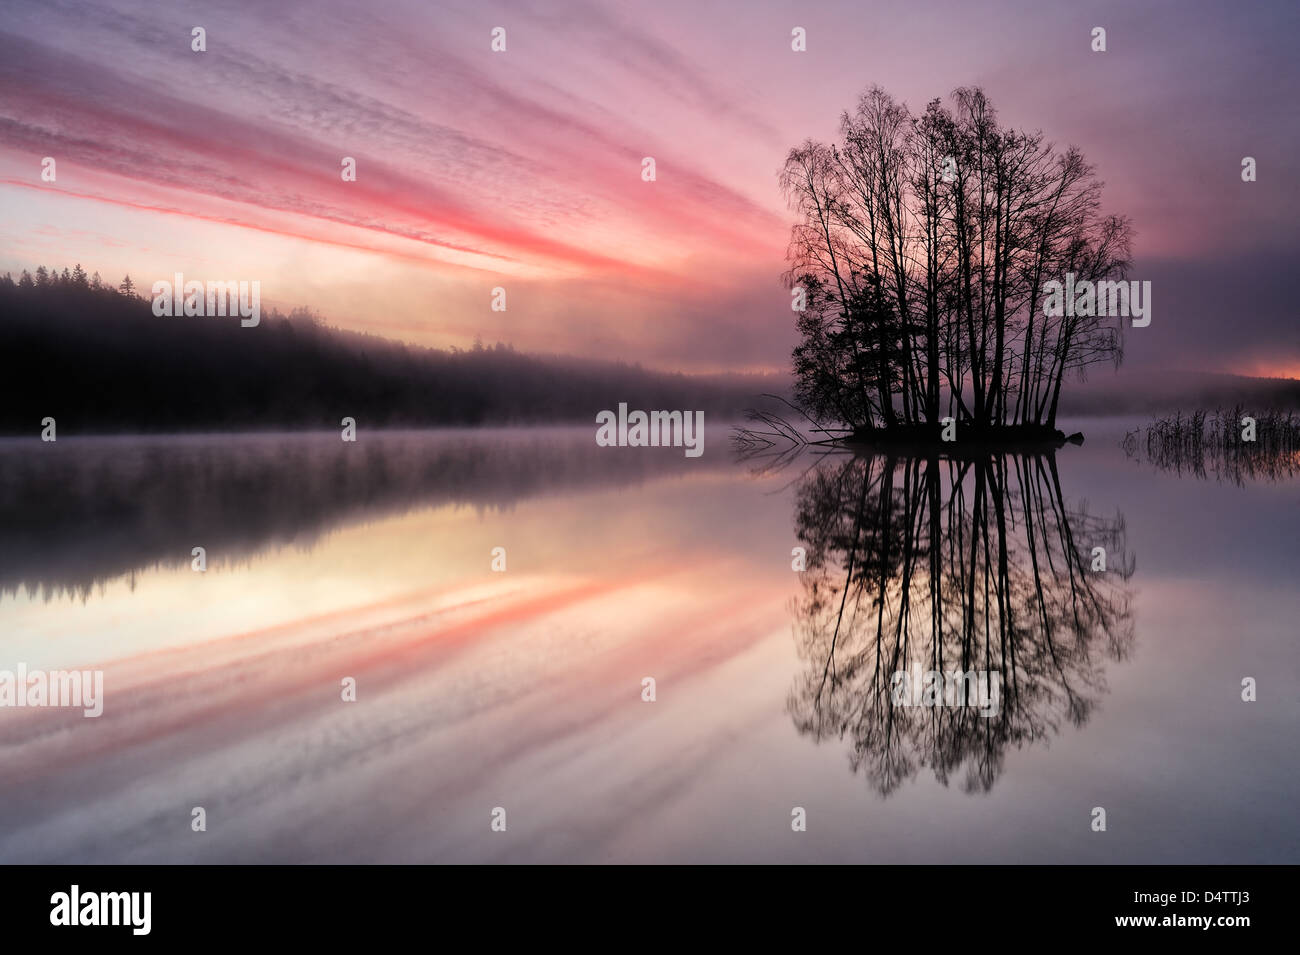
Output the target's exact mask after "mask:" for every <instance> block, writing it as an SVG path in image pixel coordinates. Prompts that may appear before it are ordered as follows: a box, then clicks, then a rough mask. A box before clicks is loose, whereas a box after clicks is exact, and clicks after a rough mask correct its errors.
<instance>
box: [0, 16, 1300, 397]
mask: <svg viewBox="0 0 1300 955" xmlns="http://www.w3.org/2000/svg"><path fill="white" fill-rule="evenodd" d="M194 26H202V27H204V28H205V29H206V31H207V52H205V53H201V54H200V53H194V52H192V51H191V49H190V31H191V28H192V27H194ZM497 26H501V27H504V28H505V29H506V37H507V49H506V52H504V53H493V52H492V51H491V49H490V40H491V36H490V34H491V31H492V29H493V27H497ZM796 26H801V27H803V28H805V30H806V31H807V37H808V49H807V52H804V53H796V52H793V51H792V50H791V49H790V32H791V29H792V28H793V27H796ZM1094 26H1102V27H1105V28H1106V30H1107V40H1108V51H1107V52H1106V53H1094V52H1092V51H1091V49H1090V33H1091V30H1092V28H1093V27H1094ZM1298 27H1300V4H1297V3H1295V2H1276V3H1240V2H1238V3H1232V2H1222V3H1206V2H1171V3H1145V2H1143V3H1134V2H1132V0H1127V2H1117V3H1092V4H1088V3H1071V4H1065V3H1061V4H1047V3H1035V2H1021V3H1011V2H1001V3H979V2H975V0H957V2H947V3H937V2H936V3H930V2H923V0H907V2H872V3H864V2H860V0H859V2H855V3H826V4H809V3H762V2H754V0H746V2H743V3H742V2H739V0H736V2H700V0H694V2H687V3H676V2H660V3H655V4H653V5H651V4H630V3H627V4H624V3H618V4H615V3H564V2H540V0H539V2H536V3H520V4H514V3H491V2H466V3H436V4H435V3H429V2H387V0H386V2H383V3H369V4H355V3H351V4H345V3H340V2H333V3H327V2H310V3H308V2H291V0H277V2H273V3H272V2H266V0H257V2H247V3H231V4H192V3H185V2H170V0H169V2H166V3H157V4H150V3H139V2H120V3H87V2H83V0H77V2H60V0H39V2H30V3H28V2H22V0H9V2H7V3H6V7H5V18H4V20H3V22H2V23H0V210H2V211H3V215H2V216H0V270H16V269H21V268H31V267H34V266H35V265H36V264H39V263H46V264H50V265H57V266H59V267H62V266H65V265H67V266H70V265H72V264H73V263H75V262H81V263H83V264H84V265H85V266H86V267H87V268H88V269H92V270H93V269H100V270H102V271H103V272H104V274H105V277H106V278H111V279H112V280H113V281H114V282H116V281H118V280H120V278H121V273H124V272H127V271H129V272H131V274H132V277H133V278H135V279H136V282H137V284H138V285H141V286H143V287H145V288H148V286H149V285H150V284H151V283H152V282H153V281H154V280H156V279H161V278H170V277H171V275H172V274H173V273H174V272H177V271H180V272H183V273H185V274H186V277H187V278H198V279H209V278H211V279H227V278H235V279H258V280H260V281H261V283H262V291H263V299H264V301H265V302H268V303H274V304H280V305H282V306H286V307H287V306H292V305H296V304H306V305H309V306H312V307H313V308H316V309H317V310H319V311H321V312H322V313H323V314H324V315H325V316H326V318H327V319H328V320H329V321H330V322H332V323H334V324H338V325H342V326H345V327H351V328H358V329H364V330H369V331H373V332H376V333H378V334H383V335H389V336H394V337H400V338H404V339H407V340H411V341H418V342H422V343H427V344H433V345H439V346H447V345H458V346H462V347H463V346H465V345H468V344H469V343H471V342H472V341H473V339H474V337H475V336H476V335H477V336H481V337H482V338H483V339H484V340H485V341H488V342H491V341H495V340H503V341H509V342H512V343H514V344H515V345H516V347H518V348H521V349H525V350H531V351H547V352H565V353H572V354H581V355H587V356H593V357H604V358H616V359H622V360H626V361H632V362H638V361H639V362H642V363H643V364H646V365H649V366H655V367H663V368H680V369H684V370H701V371H702V370H715V369H736V370H742V369H779V368H783V367H785V365H786V361H787V359H788V355H789V349H790V346H791V344H792V342H793V327H792V322H791V320H790V319H791V313H790V310H789V297H788V293H787V292H786V291H785V290H784V289H783V288H782V287H781V285H780V283H779V280H778V277H779V275H780V273H781V271H782V269H783V268H784V262H783V255H784V250H785V243H786V238H787V235H788V230H789V226H790V221H791V220H790V216H789V213H788V212H787V210H786V209H785V206H784V203H783V201H782V199H781V197H780V195H779V193H778V191H777V186H776V171H777V169H778V168H779V166H780V165H781V162H782V160H783V158H784V155H785V153H786V151H787V150H788V149H789V147H790V146H792V145H794V144H795V143H797V142H799V141H801V140H803V139H804V138H807V137H810V136H811V137H815V138H829V137H831V136H833V135H834V132H835V127H836V123H837V119H838V116H839V113H840V112H841V111H842V110H843V109H845V108H847V107H849V106H851V105H852V104H853V102H854V100H855V98H856V96H857V94H858V93H859V92H860V91H861V90H862V89H863V88H864V87H866V86H868V85H870V84H873V83H875V84H880V85H881V86H883V87H885V88H886V89H887V90H889V91H890V92H892V93H893V94H894V95H895V96H897V97H898V98H900V99H902V100H905V101H906V102H907V103H908V104H909V105H911V106H912V107H914V108H919V107H921V106H923V105H924V103H925V102H926V101H927V100H929V99H930V98H933V97H935V96H943V95H946V94H947V93H948V92H949V91H950V90H951V89H953V88H954V87H956V86H960V85H982V86H983V87H984V88H985V90H986V91H987V92H988V93H989V95H990V96H991V98H992V99H993V102H994V103H995V104H996V105H997V107H998V109H999V111H1000V114H1001V117H1002V119H1003V121H1004V122H1006V123H1009V124H1013V125H1017V126H1023V127H1028V128H1041V129H1042V130H1043V131H1044V132H1045V133H1046V134H1047V136H1048V138H1049V139H1052V140H1054V141H1056V142H1058V143H1060V144H1066V143H1075V144H1077V145H1079V146H1081V147H1082V148H1083V149H1084V151H1085V152H1086V154H1087V155H1088V157H1089V158H1090V159H1091V160H1092V161H1093V162H1094V163H1095V164H1096V165H1097V167H1098V170H1099V173H1100V175H1101V177H1102V178H1103V179H1104V180H1105V181H1106V183H1107V189H1106V193H1105V196H1106V199H1105V205H1106V208H1107V210H1108V211H1113V212H1118V213H1122V214H1126V215H1129V216H1130V217H1132V219H1133V220H1134V223H1135V225H1136V228H1137V232H1138V236H1137V244H1136V248H1135V253H1136V255H1135V259H1136V261H1135V267H1134V270H1133V273H1132V276H1131V277H1133V278H1136V279H1149V280H1151V281H1152V283H1153V289H1152V294H1153V321H1152V324H1151V326H1150V327H1148V328H1145V329H1141V330H1135V331H1133V332H1131V333H1130V334H1129V336H1128V350H1129V364H1130V365H1131V366H1132V367H1135V368H1137V369H1141V368H1143V367H1158V368H1165V369H1175V368H1204V369H1212V370H1224V371H1239V372H1246V373H1272V374H1291V375H1300V326H1298V325H1297V322H1296V318H1297V316H1296V309H1295V307H1294V304H1293V298H1292V295H1291V294H1290V291H1289V289H1288V288H1287V286H1288V285H1289V283H1290V281H1291V277H1292V275H1293V273H1294V270H1295V268H1296V266H1297V264H1298V263H1300V238H1298V235H1300V230H1297V228H1296V224H1295V214H1296V212H1297V209H1300V202H1298V201H1297V176H1298V175H1300V160H1297V158H1296V152H1297V147H1298V146H1300V136H1298V135H1297V132H1298V130H1297V126H1298V122H1297V118H1296V117H1297V108H1296V107H1297V102H1300V67H1297V65H1296V56H1295V53H1294V47H1295V44H1296V42H1297V40H1300V29H1298ZM44 156H53V157H55V159H56V161H57V164H58V165H57V172H58V178H57V181H56V182H53V183H47V182H42V180H41V178H40V170H41V158H42V157H44ZM343 156H353V157H355V158H356V159H357V162H358V179H357V181H356V182H355V183H345V182H343V181H342V180H341V178H340V176H339V169H340V159H341V157H343ZM645 156H653V157H654V158H655V161H656V166H657V180H656V181H655V182H653V183H647V182H643V181H642V179H641V160H642V158H643V157H645ZM1244 156H1253V157H1255V158H1256V160H1257V161H1258V176H1259V178H1258V181H1257V182H1254V183H1243V182H1242V181H1241V177H1240V169H1241V160H1242V157H1244ZM497 286H501V287H504V288H505V289H506V290H507V302H508V307H507V310H506V311H504V312H494V311H492V310H491V309H490V307H489V306H490V302H491V290H492V289H493V288H494V287H497Z"/></svg>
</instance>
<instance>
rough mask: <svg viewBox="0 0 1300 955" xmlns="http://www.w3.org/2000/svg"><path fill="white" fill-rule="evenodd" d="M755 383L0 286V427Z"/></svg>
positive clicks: (625, 396) (143, 426)
mask: <svg viewBox="0 0 1300 955" xmlns="http://www.w3.org/2000/svg"><path fill="white" fill-rule="evenodd" d="M767 384H768V382H766V381H759V380H757V379H744V378H739V377H734V378H730V379H726V378H721V377H719V378H702V377H692V376H687V375H673V374H665V373H661V372H656V371H652V370H648V369H643V368H641V367H639V366H629V365H626V364H621V363H615V362H605V361H585V360H579V359H573V358H564V357H553V356H543V355H527V354H523V353H520V352H516V351H515V350H514V349H513V348H511V347H510V346H508V345H503V344H497V345H495V346H484V345H482V344H481V343H476V344H475V346H474V347H473V348H471V349H455V348H453V349H449V350H440V349H433V348H423V347H418V346H413V345H408V344H405V343H402V342H398V341H393V340H390V339H385V338H381V337H379V336H376V335H369V334H360V333H357V332H348V331H343V330H340V329H335V328H330V327H328V326H326V325H325V324H324V323H323V322H322V321H321V319H320V318H319V317H318V316H316V315H314V314H312V313H311V312H310V311H308V310H306V309H294V310H293V311H291V312H289V313H288V314H282V313H281V312H279V311H278V310H275V309H272V310H270V312H269V313H264V314H263V316H262V321H261V324H260V325H258V326H257V327H256V328H243V327H241V326H240V320H239V318H238V317H237V316H235V317H205V318H159V317H156V316H155V315H154V314H153V310H152V307H151V304H150V300H149V299H148V298H147V297H145V296H142V295H139V294H137V293H136V291H135V287H134V284H133V283H132V281H131V280H130V279H129V278H127V279H124V280H123V282H122V283H121V284H120V286H118V287H117V288H113V287H112V286H110V285H107V284H105V283H104V282H102V281H97V280H96V278H94V277H91V278H87V277H86V274H85V272H84V271H83V270H82V269H81V268H80V266H78V267H77V268H76V269H75V270H73V271H68V270H66V269H65V270H64V272H63V273H62V274H59V273H57V272H56V271H53V270H50V269H46V268H40V269H37V270H36V273H35V275H30V274H29V273H26V272H24V273H22V274H21V275H20V276H19V278H18V279H16V280H15V279H14V278H13V276H11V275H5V276H3V277H0V432H3V433H9V434H36V433H38V432H39V430H40V422H41V419H42V418H44V417H46V416H51V417H54V418H55V419H56V421H57V422H58V429H59V431H58V433H59V435H60V436H62V435H65V434H68V435H73V434H84V433H91V432H100V433H104V432H166V431H187V430H218V431H229V430H273V429H285V428H304V429H321V428H337V427H338V426H339V421H340V420H341V418H342V417H344V416H350V417H353V418H355V419H356V420H357V422H358V424H359V425H360V426H362V427H418V426H425V425H447V424H450V425H476V424H511V423H532V422H545V421H582V422H584V423H594V421H595V416H596V413H597V412H598V411H601V410H604V409H608V408H616V407H618V402H620V401H627V402H629V403H630V404H631V406H632V407H640V408H692V409H701V410H705V411H707V412H708V413H709V414H710V415H715V414H722V415H732V414H737V415H738V414H739V413H740V412H741V410H743V409H744V408H745V407H746V406H747V405H749V404H751V403H753V400H754V396H755V395H756V394H757V393H759V392H761V391H763V390H765V386H766V385H767Z"/></svg>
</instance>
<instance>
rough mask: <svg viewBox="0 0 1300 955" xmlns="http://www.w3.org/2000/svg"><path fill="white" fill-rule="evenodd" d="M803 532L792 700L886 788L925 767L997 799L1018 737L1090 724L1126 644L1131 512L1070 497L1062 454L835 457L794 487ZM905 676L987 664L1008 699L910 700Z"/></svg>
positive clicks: (810, 725) (797, 716) (809, 725)
mask: <svg viewBox="0 0 1300 955" xmlns="http://www.w3.org/2000/svg"><path fill="white" fill-rule="evenodd" d="M795 524H796V535H797V537H798V540H799V543H800V545H801V546H802V547H804V548H805V550H806V560H807V568H806V570H805V571H804V573H803V574H801V575H800V576H801V583H802V593H801V594H800V595H799V596H798V597H796V598H795V600H794V605H793V609H794V618H795V623H794V631H795V638H796V642H797V644H798V649H799V653H800V657H801V659H802V660H803V661H804V662H805V667H804V670H803V672H802V673H801V674H800V675H799V677H798V678H797V680H796V682H795V685H794V687H793V689H792V690H791V693H790V699H789V710H790V713H791V715H792V717H793V719H794V722H795V725H796V726H797V727H798V729H799V731H800V732H801V733H803V734H807V735H809V736H812V737H813V738H814V739H816V740H818V741H821V740H823V739H831V738H836V737H838V738H842V739H844V740H846V741H847V742H848V744H849V750H850V759H851V763H852V767H853V771H854V772H858V771H861V772H862V773H863V774H864V775H865V776H866V777H867V778H868V779H869V780H870V782H871V785H872V786H873V787H874V788H876V789H877V790H878V791H879V792H880V793H882V794H885V795H887V794H889V793H891V792H893V791H894V790H895V789H897V788H898V787H899V786H900V785H901V784H902V783H903V782H905V781H906V780H908V779H911V778H913V777H914V776H916V774H917V773H918V772H920V771H921V770H922V769H924V768H928V769H929V770H931V771H933V773H934V775H935V777H936V778H937V779H938V780H939V781H940V782H942V783H943V784H944V785H947V784H948V782H949V780H950V779H953V778H960V779H961V783H962V786H963V788H964V789H965V790H966V791H968V792H977V791H979V792H984V791H988V790H989V789H991V788H992V786H993V784H994V782H995V781H996V780H997V778H998V776H999V774H1000V773H1001V771H1002V767H1003V761H1004V758H1005V754H1006V751H1007V748H1008V747H1009V746H1014V747H1021V746H1024V745H1028V744H1032V743H1034V742H1036V741H1039V740H1046V739H1047V738H1048V737H1050V736H1051V735H1054V734H1056V733H1057V732H1059V731H1060V727H1061V725H1062V723H1064V722H1069V723H1072V724H1074V725H1075V726H1076V727H1078V726H1082V725H1083V724H1084V723H1086V722H1087V720H1088V718H1089V716H1090V715H1091V713H1092V710H1093V708H1094V707H1095V706H1096V705H1097V703H1098V701H1099V699H1100V698H1101V697H1102V696H1103V695H1104V693H1105V692H1106V683H1105V668H1106V661H1107V660H1115V661H1118V660H1122V659H1124V658H1125V656H1126V655H1127V654H1128V653H1129V651H1130V649H1131V648H1132V645H1133V617H1132V610H1131V596H1132V593H1131V589H1130V586H1129V580H1130V578H1131V576H1132V573H1133V568H1134V562H1133V557H1132V556H1131V555H1130V554H1129V553H1128V552H1127V550H1126V546H1125V528H1124V520H1123V517H1122V516H1120V515H1116V516H1115V517H1114V518H1110V519H1107V518H1102V517H1097V516H1094V515H1092V514H1090V513H1088V510H1087V506H1086V504H1082V505H1079V506H1076V507H1071V506H1069V505H1067V503H1066V501H1065V499H1064V497H1063V495H1062V493H1061V485H1060V481H1059V478H1058V475H1057V470H1056V461H1055V457H1054V455H1052V454H1042V455H985V456H983V457H979V458H976V459H967V460H957V459H948V458H940V457H930V458H919V457H918V458H894V457H885V456H857V457H851V458H847V459H842V458H831V459H828V461H826V462H823V464H822V465H820V466H818V467H816V468H814V469H813V470H811V471H810V472H808V474H807V475H806V476H805V477H804V478H803V480H802V481H801V483H800V485H799V488H798V491H797V505H796V513H795ZM1099 547H1100V548H1104V550H1105V566H1106V569H1105V570H1104V571H1102V570H1094V569H1093V568H1094V566H1100V565H1099V560H1098V558H1099V554H1098V552H1097V551H1095V550H1094V548H1099ZM903 670H906V671H908V672H909V674H912V673H915V671H916V670H921V671H937V672H939V673H945V674H946V673H950V672H952V671H956V670H960V671H962V672H969V671H971V670H978V671H984V672H986V673H987V674H989V678H990V679H997V680H999V681H1000V684H1001V699H1000V705H999V706H998V707H997V709H996V712H995V713H992V714H991V715H987V716H982V715H981V710H980V709H979V708H978V707H977V706H976V705H974V699H973V697H972V698H971V699H969V700H967V699H965V698H964V694H963V695H961V696H958V697H957V698H956V701H955V702H957V703H958V705H939V706H928V707H927V706H918V705H910V706H909V705H902V703H903V702H905V701H902V702H900V701H899V700H898V698H897V697H896V694H895V692H894V690H893V681H892V678H893V675H894V674H895V673H896V672H898V671H903ZM963 702H965V703H968V704H969V705H960V704H962V703H963Z"/></svg>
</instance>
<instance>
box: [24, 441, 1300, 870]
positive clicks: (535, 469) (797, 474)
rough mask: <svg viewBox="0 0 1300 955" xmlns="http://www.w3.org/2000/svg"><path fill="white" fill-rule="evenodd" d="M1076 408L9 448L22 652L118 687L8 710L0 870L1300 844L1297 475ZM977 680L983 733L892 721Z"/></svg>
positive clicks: (963, 715)
mask: <svg viewBox="0 0 1300 955" xmlns="http://www.w3.org/2000/svg"><path fill="white" fill-rule="evenodd" d="M1072 424H1073V423H1072ZM1080 426H1081V427H1082V428H1083V429H1084V430H1085V432H1086V433H1087V435H1088V440H1087V442H1086V443H1085V444H1084V445H1083V446H1082V447H1072V446H1067V447H1065V448H1063V449H1062V450H1061V451H1059V452H1057V453H1056V454H1055V455H1052V456H1047V457H1006V458H1001V459H997V460H991V461H989V460H985V461H964V462H963V461H924V460H896V461H887V460H885V459H883V458H870V457H855V456H852V455H830V456H825V457H819V456H817V455H814V454H809V453H805V454H803V455H801V456H799V457H797V458H794V459H793V460H788V461H779V460H773V459H771V458H759V459H748V460H740V459H737V457H736V456H735V454H733V453H732V451H731V449H730V448H729V447H728V442H727V439H726V432H725V430H722V429H715V430H710V432H709V434H708V439H707V440H706V444H705V454H704V456H703V457H700V458H687V457H685V456H684V454H683V453H682V451H681V449H611V448H597V447H596V446H595V444H594V438H593V429H591V428H573V429H567V428H554V429H545V430H537V431H528V432H526V431H513V430H496V431H491V430H484V431H468V432H466V431H459V432H457V431H446V432H424V433H390V434H374V433H371V434H362V436H361V438H360V440H359V441H358V443H357V444H355V445H344V444H343V443H342V442H340V441H339V439H338V435H337V434H335V433H330V434H319V435H250V436H222V437H157V438H111V439H89V438H86V439H75V438H61V439H60V440H59V441H58V443H57V444H56V445H43V444H41V443H40V442H35V441H27V440H5V441H0V670H5V669H9V670H13V669H15V668H16V667H17V666H18V664H19V663H20V662H21V663H25V664H26V665H27V666H28V667H29V668H37V667H40V668H71V667H92V666H93V667H99V668H102V670H103V671H104V674H105V676H104V680H105V703H104V715H103V716H102V717H100V718H99V719H86V718H84V717H82V716H81V715H80V711H79V710H77V711H72V710H60V709H31V708H23V709H17V708H0V861H5V862H152V861H164V862H318V861H323V862H452V861H574V862H591V861H647V862H677V861H681V862H686V861H759V862H777V861H809V862H811V861H823V862H826V861H834V862H1135V863H1136V862H1141V863H1167V862H1202V863H1245V862H1297V861H1300V838H1298V833H1300V824H1297V821H1296V814H1295V796H1296V791H1297V783H1298V782H1300V747H1298V746H1297V726H1298V725H1300V653H1297V635H1298V633H1300V630H1298V627H1300V590H1298V589H1297V587H1296V586H1295V578H1296V560H1295V558H1296V555H1297V543H1296V542H1297V534H1298V533H1300V479H1296V478H1287V479H1282V480H1254V481H1246V482H1244V483H1243V484H1242V485H1241V486H1238V485H1237V484H1235V483H1233V482H1231V481H1222V482H1220V481H1216V480H1215V479H1214V478H1213V476H1212V475H1211V476H1210V477H1208V478H1199V477H1197V476H1194V475H1192V476H1188V475H1183V476H1180V475H1178V474H1175V473H1170V472H1168V471H1161V470H1157V469H1153V468H1152V467H1150V466H1148V465H1145V464H1143V463H1141V462H1137V461H1134V460H1131V459H1129V458H1128V457H1126V455H1125V453H1124V452H1123V451H1122V450H1121V449H1120V447H1119V440H1120V438H1121V437H1122V435H1123V432H1124V425H1123V423H1122V422H1104V421H1102V422H1097V421H1092V422H1084V423H1080ZM196 546H203V547H204V548H206V551H207V556H208V569H207V571H206V572H205V573H197V572H195V571H194V570H192V569H191V559H192V558H191V549H192V548H193V547H196ZM497 547H502V548H505V554H506V557H505V559H506V570H505V571H504V572H494V571H493V570H492V568H491V563H492V552H493V549H494V548H497ZM1097 547H1101V548H1104V549H1105V551H1106V561H1107V569H1106V571H1105V572H1098V571H1094V570H1093V563H1094V561H1095V559H1096V558H1095V554H1096V551H1095V550H1094V548H1097ZM794 548H802V553H803V559H804V561H805V562H806V569H804V570H803V571H801V572H795V571H794V570H792V561H793V560H795V556H794V551H793V549H794ZM954 667H959V668H963V669H972V668H974V669H980V670H983V671H985V672H988V673H995V674H997V677H998V680H999V682H1000V685H1001V687H1002V694H1001V699H1000V704H999V707H998V711H997V712H996V713H995V714H993V715H991V716H982V715H981V714H980V712H979V711H978V710H977V709H976V708H974V707H961V706H954V707H940V708H926V707H904V706H899V705H897V703H896V702H895V700H894V699H893V698H892V694H891V690H890V687H891V683H890V674H892V673H893V672H895V671H897V670H899V669H908V670H911V671H918V672H919V671H921V670H927V669H944V670H949V669H952V668H954ZM345 677H352V678H354V679H355V680H356V684H357V699H356V702H354V703H346V702H343V701H342V700H341V698H340V697H341V693H340V684H341V681H342V680H343V679H344V678H345ZM646 677H652V678H653V679H654V680H655V681H656V684H655V685H656V699H655V701H654V702H644V701H643V700H642V680H643V679H644V678H646ZM1245 677H1253V678H1255V679H1256V680H1257V682H1258V700H1257V701H1256V702H1253V703H1246V702H1243V701H1242V700H1241V682H1242V680H1243V678H1245ZM195 806H202V807H204V809H205V810H206V812H207V831H206V832H203V833H195V832H192V831H191V828H190V819H191V809H192V807H195ZM1098 806H1100V807H1104V808H1105V809H1106V813H1107V831H1106V832H1104V833H1098V832H1093V831H1092V830H1091V828H1090V821H1091V812H1092V809H1093V807H1098ZM494 807H504V808H505V810H506V818H507V829H506V831H505V832H493V831H491V829H490V826H489V823H490V820H491V814H492V810H493V809H494ZM793 807H802V808H803V809H804V810H805V811H806V814H807V820H808V822H807V831H806V832H793V831H791V825H790V822H791V811H792V808H793Z"/></svg>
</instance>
